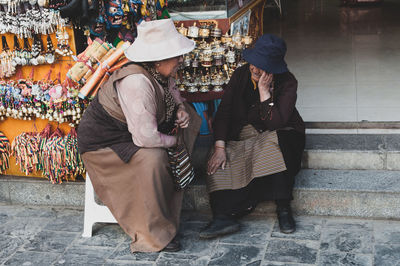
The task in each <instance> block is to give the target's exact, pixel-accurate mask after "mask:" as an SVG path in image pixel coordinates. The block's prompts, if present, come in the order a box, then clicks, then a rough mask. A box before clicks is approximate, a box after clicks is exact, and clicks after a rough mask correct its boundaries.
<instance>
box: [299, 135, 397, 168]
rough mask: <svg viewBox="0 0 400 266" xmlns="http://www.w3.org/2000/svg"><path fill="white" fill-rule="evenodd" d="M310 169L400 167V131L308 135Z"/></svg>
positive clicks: (307, 164)
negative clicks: (393, 132)
mask: <svg viewBox="0 0 400 266" xmlns="http://www.w3.org/2000/svg"><path fill="white" fill-rule="evenodd" d="M302 165H303V168H307V169H343V170H346V169H358V170H400V135H399V134H308V135H307V139H306V149H305V152H304V156H303V163H302Z"/></svg>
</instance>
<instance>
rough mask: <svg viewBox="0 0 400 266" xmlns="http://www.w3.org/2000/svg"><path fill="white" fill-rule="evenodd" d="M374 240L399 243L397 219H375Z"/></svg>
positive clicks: (399, 233) (382, 242)
mask: <svg viewBox="0 0 400 266" xmlns="http://www.w3.org/2000/svg"><path fill="white" fill-rule="evenodd" d="M374 237H375V242H376V243H379V244H388V245H400V223H399V222H398V221H376V222H375V223H374Z"/></svg>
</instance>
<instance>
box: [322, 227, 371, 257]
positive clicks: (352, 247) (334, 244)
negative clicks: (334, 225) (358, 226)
mask: <svg viewBox="0 0 400 266" xmlns="http://www.w3.org/2000/svg"><path fill="white" fill-rule="evenodd" d="M372 235H373V234H372V232H371V231H360V230H356V231H355V230H353V231H350V230H346V229H345V228H344V229H342V230H338V229H336V230H326V231H324V232H323V233H322V236H321V250H322V251H329V252H333V253H335V252H352V253H364V254H368V253H372V251H373V246H372V242H373V236H372Z"/></svg>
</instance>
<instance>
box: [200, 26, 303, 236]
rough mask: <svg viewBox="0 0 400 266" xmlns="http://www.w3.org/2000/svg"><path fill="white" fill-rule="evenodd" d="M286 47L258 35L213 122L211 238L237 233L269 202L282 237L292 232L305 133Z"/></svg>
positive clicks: (205, 233)
mask: <svg viewBox="0 0 400 266" xmlns="http://www.w3.org/2000/svg"><path fill="white" fill-rule="evenodd" d="M285 53H286V44H285V42H284V41H283V40H282V39H280V38H278V37H277V36H274V35H271V34H265V35H262V36H261V37H260V38H259V39H258V40H257V42H256V43H255V46H254V48H252V49H246V50H244V51H243V57H244V59H245V60H246V62H248V64H245V65H243V66H241V67H239V68H237V69H236V70H235V72H234V73H233V75H232V78H231V79H230V81H229V84H228V86H227V88H226V90H225V94H224V96H223V99H222V101H221V104H220V106H219V107H218V111H217V113H216V115H215V120H214V138H215V145H214V148H213V152H212V155H211V157H210V159H209V161H208V175H209V176H208V178H207V189H208V191H209V193H210V205H211V209H212V213H213V220H212V222H211V223H210V224H209V225H208V226H207V227H206V228H205V229H204V230H202V231H201V232H200V237H201V238H214V237H217V236H220V235H224V234H229V233H233V232H236V231H238V230H239V223H238V222H237V221H236V219H237V218H239V217H241V216H243V215H245V214H247V213H250V212H251V211H252V210H253V209H254V208H255V207H256V205H257V203H259V202H261V201H266V200H274V201H275V202H276V205H277V209H276V211H277V215H278V221H279V226H280V230H281V232H283V233H292V232H294V231H295V221H294V219H293V216H292V211H291V208H290V201H291V200H292V199H293V197H292V190H293V185H294V177H295V176H296V174H297V173H298V172H299V170H300V166H301V158H302V153H303V150H304V144H305V126H304V122H303V119H302V118H301V116H300V115H299V113H298V111H297V110H296V108H295V104H296V98H297V94H296V92H297V80H296V78H295V77H294V76H293V74H292V73H290V72H289V70H288V68H287V66H286V63H285V61H284V56H285Z"/></svg>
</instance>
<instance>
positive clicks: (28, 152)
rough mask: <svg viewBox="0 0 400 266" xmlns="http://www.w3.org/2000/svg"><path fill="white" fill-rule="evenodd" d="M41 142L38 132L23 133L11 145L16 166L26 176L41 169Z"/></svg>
mask: <svg viewBox="0 0 400 266" xmlns="http://www.w3.org/2000/svg"><path fill="white" fill-rule="evenodd" d="M39 141H40V137H39V134H38V133H37V132H28V133H27V132H23V133H21V134H19V135H18V136H16V137H15V138H14V140H13V142H12V144H11V155H12V156H14V157H15V159H16V164H17V165H19V169H20V170H21V172H23V173H25V175H29V174H31V173H33V172H34V171H37V170H40V169H41V166H40V165H39Z"/></svg>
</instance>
